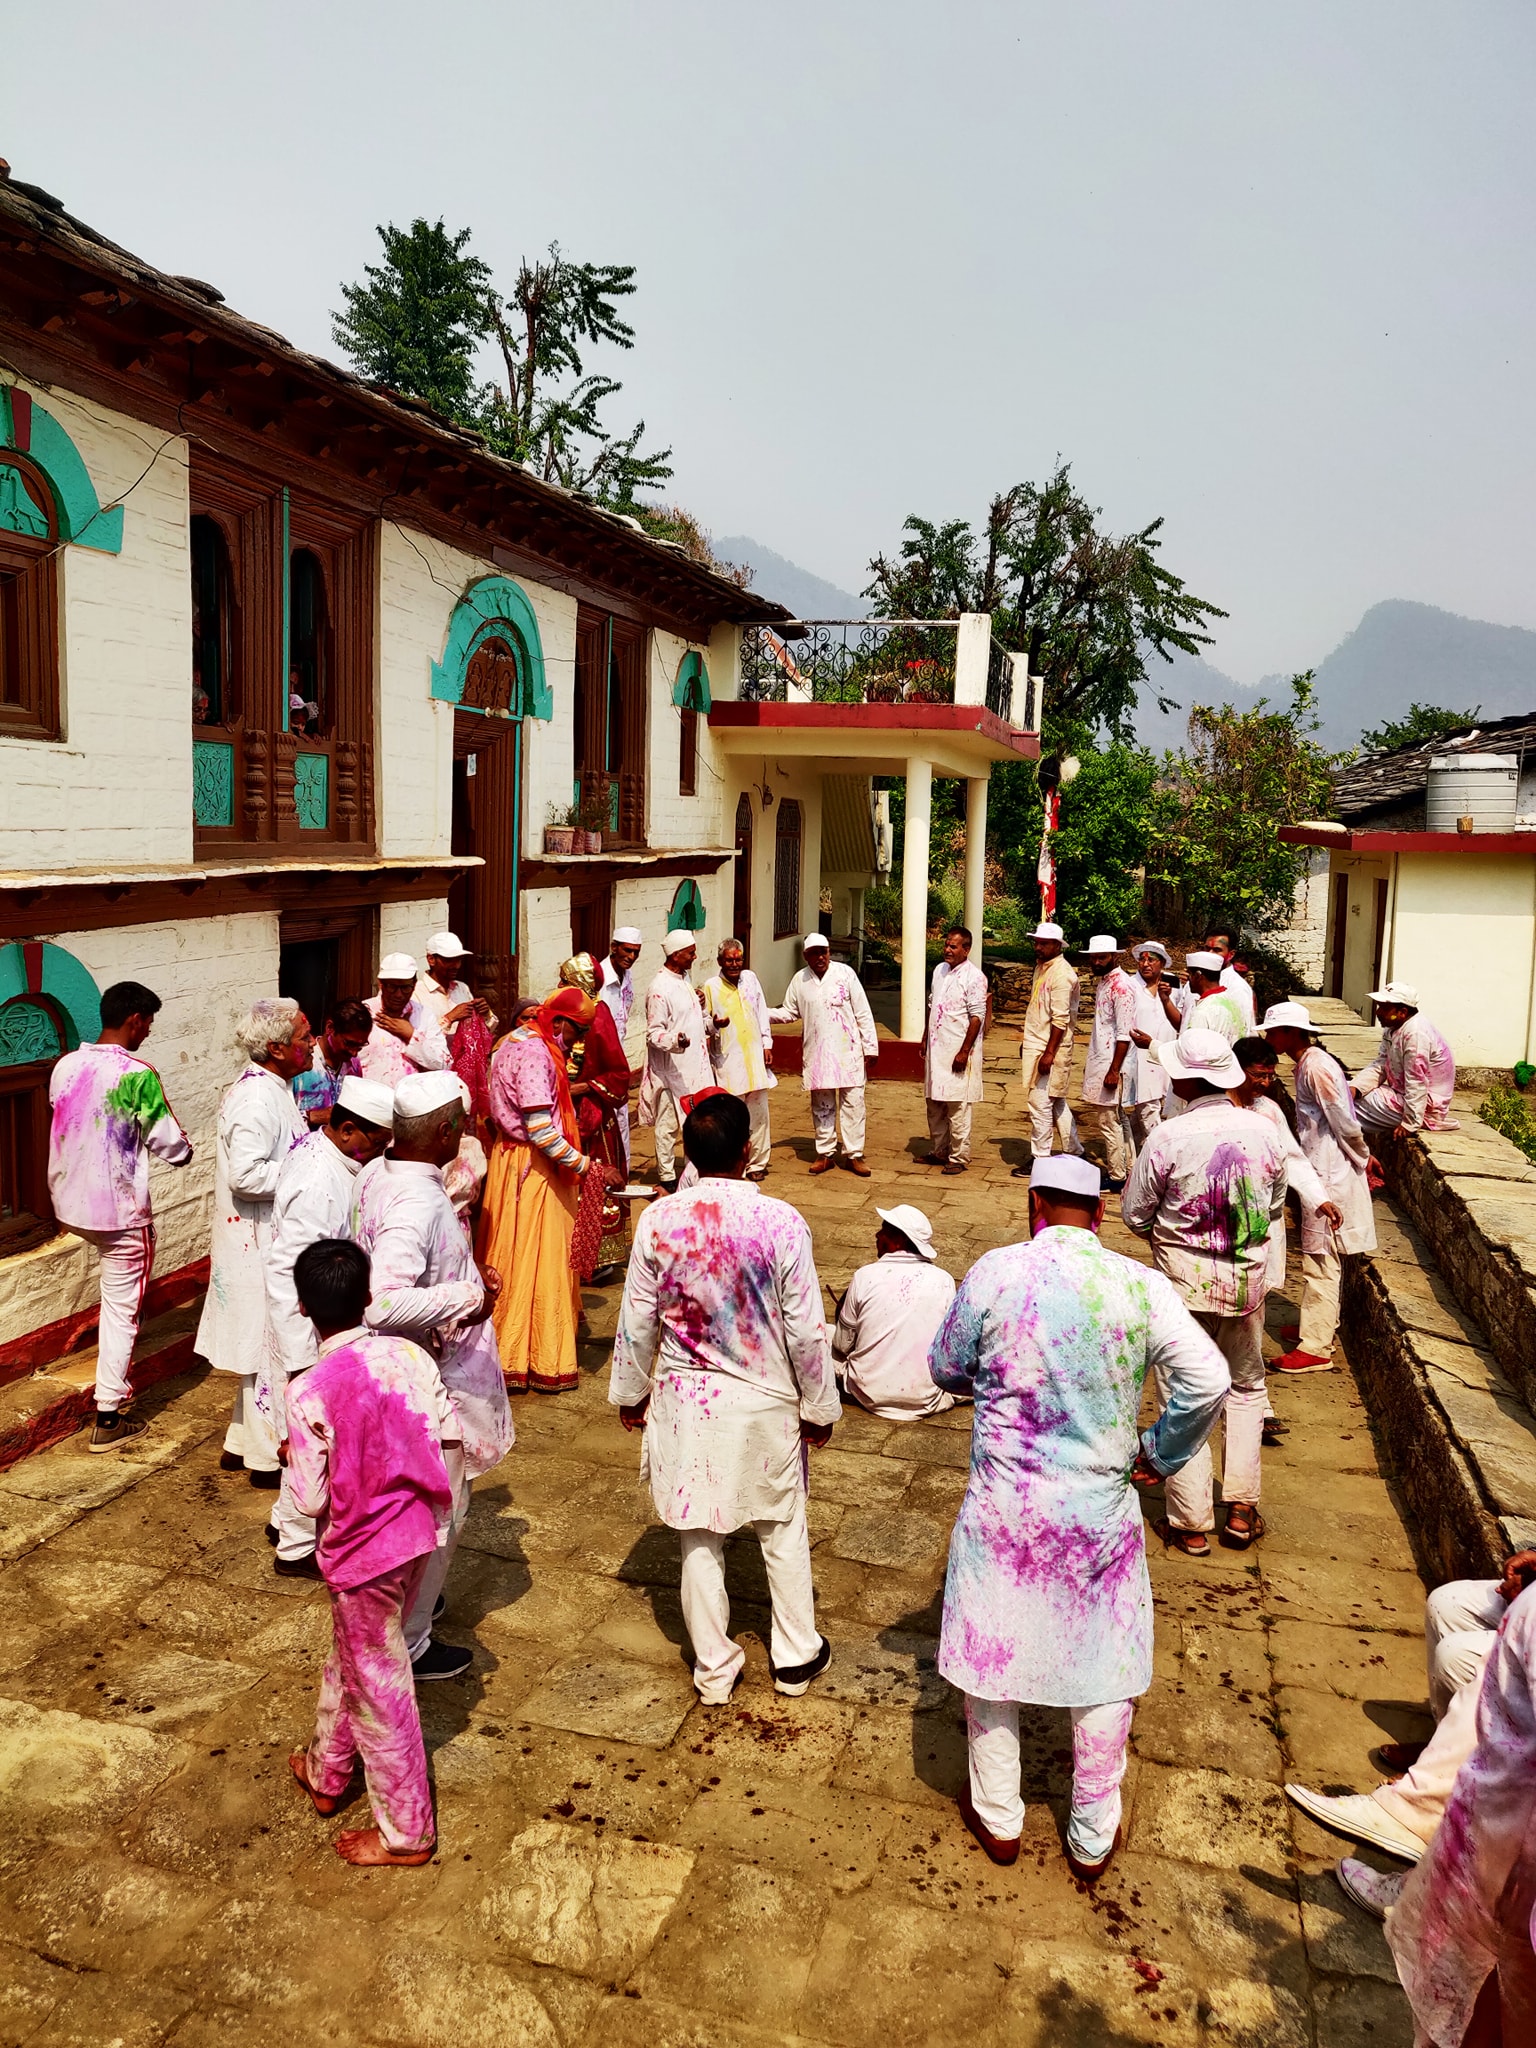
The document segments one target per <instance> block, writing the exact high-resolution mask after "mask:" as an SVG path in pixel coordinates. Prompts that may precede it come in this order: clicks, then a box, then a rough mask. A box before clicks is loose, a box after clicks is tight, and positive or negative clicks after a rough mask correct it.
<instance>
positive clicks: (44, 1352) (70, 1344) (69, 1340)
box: [0, 1258, 208, 1441]
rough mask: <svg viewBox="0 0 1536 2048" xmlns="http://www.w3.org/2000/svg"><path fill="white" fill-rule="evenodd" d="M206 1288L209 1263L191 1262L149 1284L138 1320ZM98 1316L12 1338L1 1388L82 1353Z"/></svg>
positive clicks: (87, 1314)
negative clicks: (57, 1361) (75, 1353)
mask: <svg viewBox="0 0 1536 2048" xmlns="http://www.w3.org/2000/svg"><path fill="white" fill-rule="evenodd" d="M207 1285H208V1261H207V1259H205V1258H203V1259H194V1260H193V1262H192V1264H191V1265H190V1266H181V1267H179V1268H178V1269H177V1271H176V1272H174V1273H164V1274H162V1275H161V1276H160V1277H159V1279H156V1280H151V1281H150V1283H149V1285H148V1287H146V1288H145V1290H144V1304H143V1307H142V1308H141V1310H140V1312H139V1313H140V1316H141V1318H142V1320H143V1321H144V1322H148V1321H149V1320H150V1319H151V1318H152V1317H154V1316H160V1315H164V1314H165V1312H166V1310H167V1309H172V1308H181V1307H182V1306H184V1304H186V1303H187V1302H190V1301H195V1300H196V1298H197V1296H198V1295H199V1294H201V1293H202V1292H203V1291H204V1290H205V1289H206V1287H207ZM100 1316H101V1310H100V1309H99V1308H86V1309H81V1310H80V1312H79V1314H78V1315H73V1316H64V1317H62V1318H61V1319H60V1320H59V1321H58V1322H56V1323H45V1324H44V1325H43V1327H42V1328H41V1329H40V1330H32V1331H29V1332H28V1334H27V1335H26V1336H25V1337H13V1338H11V1340H10V1342H9V1343H7V1344H0V1387H8V1386H10V1385H11V1384H12V1382H13V1381H16V1380H24V1379H28V1378H30V1376H31V1375H32V1374H33V1373H35V1372H41V1371H42V1370H43V1368H44V1366H48V1365H52V1364H53V1362H54V1360H55V1359H59V1358H67V1357H68V1356H69V1354H70V1353H71V1352H72V1351H81V1350H83V1349H84V1348H85V1346H86V1345H87V1344H89V1343H90V1342H91V1340H92V1339H93V1338H94V1337H95V1334H96V1326H97V1323H98V1321H99V1320H100ZM66 1434H68V1432H67V1431H66ZM50 1441H52V1439H50Z"/></svg>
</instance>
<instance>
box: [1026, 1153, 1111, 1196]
mask: <svg viewBox="0 0 1536 2048" xmlns="http://www.w3.org/2000/svg"><path fill="white" fill-rule="evenodd" d="M1029 1184H1030V1186H1031V1187H1032V1188H1035V1189H1038V1190H1039V1192H1040V1193H1041V1194H1042V1195H1047V1194H1051V1193H1052V1192H1054V1193H1056V1194H1061V1195H1081V1196H1083V1197H1084V1198H1085V1199H1086V1200H1088V1201H1093V1202H1096V1201H1097V1200H1098V1199H1099V1196H1100V1194H1101V1193H1102V1192H1103V1183H1102V1181H1101V1179H1100V1176H1099V1169H1098V1168H1097V1167H1096V1166H1095V1165H1094V1163H1093V1161H1092V1160H1091V1159H1079V1158H1078V1157H1077V1156H1076V1155H1075V1154H1074V1153H1071V1152H1058V1153H1057V1154H1056V1156H1055V1158H1054V1159H1037V1160H1036V1161H1035V1163H1034V1165H1033V1166H1032V1167H1031V1168H1030V1173H1029Z"/></svg>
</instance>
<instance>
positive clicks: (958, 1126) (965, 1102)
mask: <svg viewBox="0 0 1536 2048" xmlns="http://www.w3.org/2000/svg"><path fill="white" fill-rule="evenodd" d="M986 1021H987V977H986V976H985V975H984V974H983V973H982V971H981V969H980V968H979V967H978V966H977V965H976V963H975V961H974V960H972V958H971V935H970V933H969V932H968V931H967V930H966V929H965V927H964V925H955V926H954V927H953V928H952V930H950V931H949V932H947V933H946V934H945V937H944V958H943V959H942V960H941V961H940V962H939V964H938V965H937V966H936V967H935V968H934V970H933V986H932V988H931V990H930V991H929V996H928V1029H927V1030H926V1031H925V1032H924V1034H923V1095H924V1098H925V1100H926V1104H927V1109H928V1142H929V1144H930V1145H931V1146H932V1148H933V1149H932V1150H931V1151H930V1152H929V1154H928V1160H927V1163H928V1165H930V1166H942V1167H943V1169H944V1171H945V1172H946V1173H964V1171H965V1169H966V1168H967V1166H969V1165H970V1163H971V1110H972V1107H973V1105H974V1104H976V1103H978V1102H980V1100H981V1095H982V1088H981V1057H982V1055H981V1034H982V1029H983V1027H984V1026H985V1024H986Z"/></svg>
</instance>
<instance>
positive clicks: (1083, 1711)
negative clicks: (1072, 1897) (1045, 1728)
mask: <svg viewBox="0 0 1536 2048" xmlns="http://www.w3.org/2000/svg"><path fill="white" fill-rule="evenodd" d="M1132 1704H1133V1703H1132V1702H1131V1701H1130V1700H1112V1701H1110V1703H1109V1704H1108V1705H1107V1706H1102V1707H1072V1708H1070V1709H1069V1711H1070V1713H1071V1715H1072V1815H1071V1819H1070V1820H1069V1821H1068V1823H1067V1847H1068V1848H1069V1849H1070V1850H1071V1851H1072V1854H1073V1855H1074V1856H1076V1857H1077V1858H1078V1859H1079V1860H1080V1861H1081V1862H1084V1863H1097V1862H1098V1860H1099V1858H1100V1857H1101V1856H1107V1855H1108V1854H1109V1852H1110V1849H1111V1848H1112V1847H1113V1845H1114V1840H1115V1829H1116V1828H1117V1827H1119V1825H1120V1785H1121V1781H1122V1780H1123V1779H1124V1777H1125V1759H1126V1744H1127V1743H1128V1742H1129V1740H1130V1734H1131V1708H1132ZM965 1733H966V1742H967V1745H968V1748H969V1753H970V1766H971V1805H972V1806H973V1807H974V1808H975V1809H976V1818H977V1819H978V1820H979V1821H980V1822H981V1824H982V1826H983V1827H984V1828H986V1829H987V1830H988V1832H989V1833H991V1834H994V1835H996V1836H997V1838H998V1840H999V1841H1000V1842H1016V1841H1017V1840H1018V1838H1019V1836H1020V1835H1021V1834H1022V1833H1023V1832H1024V1800H1023V1796H1022V1794H1021V1791H1020V1787H1019V1703H1018V1701H1017V1700H982V1699H976V1698H973V1697H972V1695H971V1694H970V1693H967V1694H966V1697H965Z"/></svg>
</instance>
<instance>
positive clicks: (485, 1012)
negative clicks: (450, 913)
mask: <svg viewBox="0 0 1536 2048" xmlns="http://www.w3.org/2000/svg"><path fill="white" fill-rule="evenodd" d="M469 957H470V951H469V948H468V946H466V945H463V944H462V943H461V942H460V940H459V937H458V935H457V933H455V932H434V933H433V934H432V936H431V938H430V939H428V941H427V971H426V973H425V974H423V975H420V976H418V978H417V982H416V998H417V1000H418V1002H423V1003H425V1004H426V1006H427V1008H428V1009H429V1010H430V1011H431V1012H432V1015H433V1016H434V1018H436V1020H437V1028H438V1030H439V1031H441V1032H442V1034H443V1036H444V1038H452V1036H453V1034H454V1033H455V1032H456V1031H457V1030H458V1028H459V1026H460V1025H461V1024H462V1023H463V1021H464V1019H465V1018H466V1017H467V1016H469V1015H470V1013H471V1012H474V1013H475V1014H476V1015H478V1017H479V1018H480V1020H481V1022H482V1023H483V1024H484V1025H485V1028H486V1030H487V1031H490V1032H493V1033H494V1031H495V1029H496V1023H497V1019H496V1013H495V1011H494V1010H493V1009H492V1008H491V1006H490V1004H489V1003H488V1002H486V1001H485V999H484V998H483V997H481V996H477V995H476V994H475V992H474V990H473V989H472V988H471V987H470V985H469V983H468V982H467V981H464V980H461V979H460V977H461V975H462V973H463V969H464V962H465V961H466V960H468V959H469Z"/></svg>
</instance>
